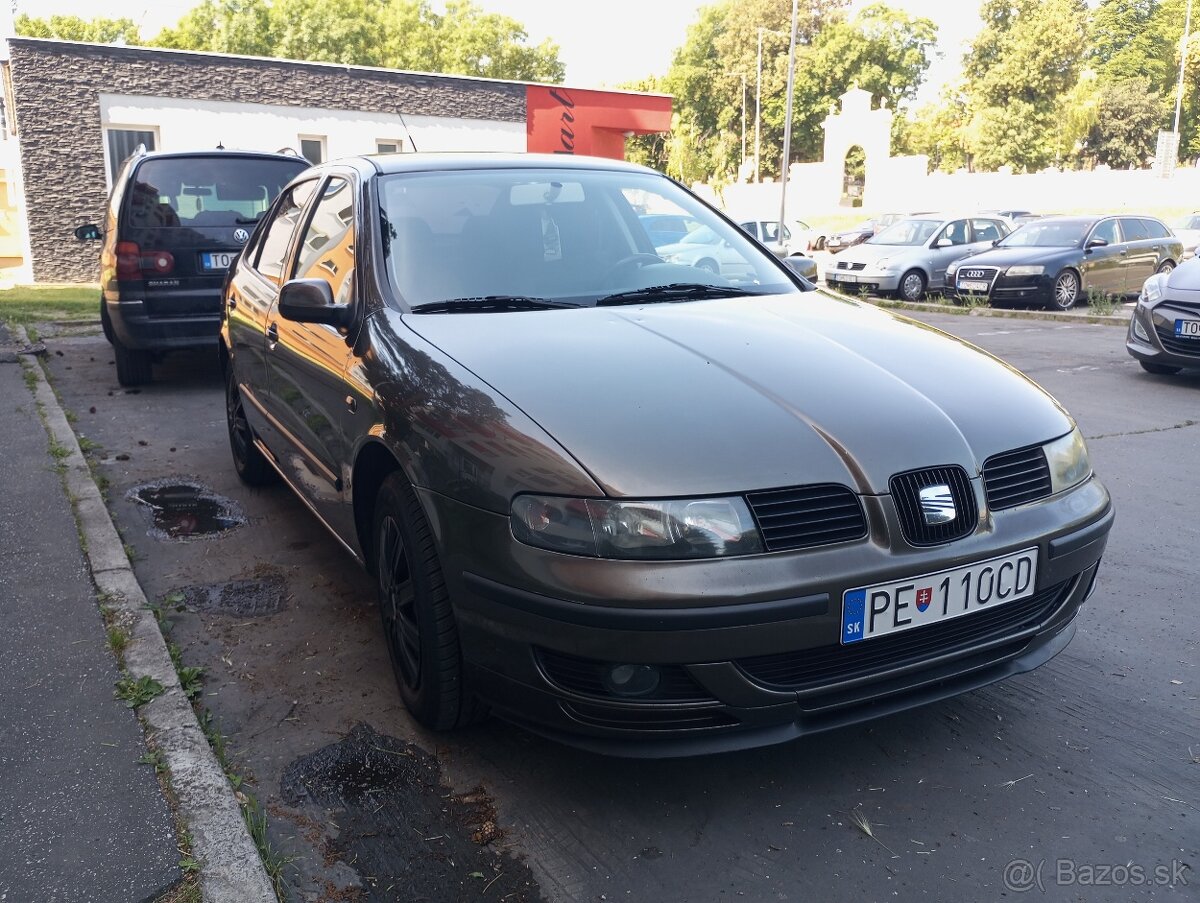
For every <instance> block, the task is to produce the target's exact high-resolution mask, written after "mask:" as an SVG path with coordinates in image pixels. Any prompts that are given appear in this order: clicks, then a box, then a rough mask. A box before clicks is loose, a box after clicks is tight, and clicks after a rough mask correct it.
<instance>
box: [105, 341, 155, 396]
mask: <svg viewBox="0 0 1200 903" xmlns="http://www.w3.org/2000/svg"><path fill="white" fill-rule="evenodd" d="M112 347H113V357H114V358H115V359H116V362H117V382H119V383H120V384H121V385H122V386H125V387H126V388H132V387H133V386H144V385H145V384H146V383H148V382H150V380H151V379H153V378H154V368H153V361H154V358H153V357H152V356H151V354H150V352H149V351H142V350H140V349H136V348H126V347H125V346H124V345H122V344H121V340H120V339H117V338H114V339H113V343H112Z"/></svg>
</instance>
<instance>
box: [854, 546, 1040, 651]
mask: <svg viewBox="0 0 1200 903" xmlns="http://www.w3.org/2000/svg"><path fill="white" fill-rule="evenodd" d="M1037 558H1038V550H1037V548H1036V547H1035V548H1032V549H1025V550H1024V551H1023V552H1016V553H1014V554H1012V555H1004V556H1002V557H1000V558H991V559H989V560H987V561H979V562H976V563H974V564H968V565H965V566H963V567H958V568H951V569H950V570H946V571H938V572H937V573H934V574H925V575H923V576H920V577H909V578H908V579H905V580H897V581H894V582H892V583H880V584H878V585H876V586H866V587H861V588H859V589H852V590H847V591H846V593H845V594H844V595H843V596H842V643H843V644H847V643H858V642H861V641H862V640H870V639H874V638H875V637H880V636H887V635H888V634H891V633H899V632H900V631H903V630H912V629H914V628H917V627H925V626H926V625H929V624H935V623H937V622H939V621H949V620H950V619H951V618H960V617H962V616H963V615H969V614H971V613H972V612H976V611H980V610H982V609H985V608H995V607H996V606H998V605H1005V604H1007V603H1009V602H1016V601H1017V600H1018V599H1024V598H1026V597H1028V596H1032V595H1033V588H1034V586H1035V585H1036V584H1037Z"/></svg>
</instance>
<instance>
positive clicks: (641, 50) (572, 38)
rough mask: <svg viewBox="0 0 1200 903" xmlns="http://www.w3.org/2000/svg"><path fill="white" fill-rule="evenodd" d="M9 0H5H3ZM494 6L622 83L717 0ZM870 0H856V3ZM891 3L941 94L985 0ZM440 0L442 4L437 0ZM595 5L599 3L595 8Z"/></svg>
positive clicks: (129, 12) (136, 4) (594, 79)
mask: <svg viewBox="0 0 1200 903" xmlns="http://www.w3.org/2000/svg"><path fill="white" fill-rule="evenodd" d="M0 2H2V0H0ZM196 2H197V0H106V2H104V4H103V5H102V6H101V5H98V4H97V3H96V0H15V7H16V11H17V13H28V14H29V15H34V16H49V15H53V14H56V13H61V14H68V15H77V16H83V17H84V18H90V17H92V16H95V15H99V14H102V15H105V16H109V17H112V18H119V17H122V16H127V17H129V18H131V19H133V20H134V21H135V22H137V23H138V24H139V25H140V27H141V31H142V34H143V35H145V36H147V37H149V36H152V35H154V34H156V33H157V32H158V30H159V29H161V28H163V27H164V26H166V25H173V24H174V23H175V22H176V21H178V19H179V18H180V16H182V15H183V14H184V13H185V12H186V11H187V10H188V9H190V8H191V7H192V6H194V5H196ZM475 2H476V3H477V5H479V6H480V7H482V8H484V9H486V10H488V11H489V12H497V13H503V14H504V15H507V16H511V17H512V18H514V19H516V20H517V21H519V22H521V23H522V24H523V25H524V26H525V28H526V31H527V32H528V33H529V37H530V39H531V41H532V42H533V43H535V44H537V43H540V42H541V41H542V40H543V39H544V38H550V39H552V40H553V41H555V42H556V43H557V44H558V46H559V50H560V53H559V56H560V59H562V61H563V63H564V64H565V65H566V69H567V76H566V79H565V82H566V83H567V84H569V85H572V86H574V87H578V88H598V87H605V86H609V87H611V86H615V85H618V84H621V83H622V82H628V81H634V80H636V79H640V78H645V77H646V76H648V75H662V74H664V73H665V72H666V71H667V69H668V68H669V67H670V65H671V57H672V55H673V53H674V51H675V48H677V47H678V46H680V45H681V44H682V43H683V42H684V40H685V38H686V35H687V27H688V26H689V25H690V24H692V23H693V22H694V21H696V17H697V10H698V9H699V8H700V7H702V6H707V5H710V4H711V2H712V0H602V2H600V3H597V4H595V5H594V6H591V5H589V6H588V7H583V6H582V4H575V3H571V2H569V0H568V2H563V0H475ZM867 2H868V0H853V3H852V7H860V6H864V5H866V4H867ZM886 2H887V3H888V5H890V6H893V7H897V8H900V9H903V10H905V11H907V12H909V13H911V14H914V15H920V16H926V17H928V18H930V19H932V20H933V21H934V22H936V23H937V25H938V34H939V41H938V48H937V52H938V54H939V55H940V57H941V58H940V59H937V60H935V62H934V64H933V65H932V66H931V67H930V70H929V73H928V75H927V78H926V83H925V85H923V86H922V89H921V93H920V95H919V97H918V100H919V101H922V102H923V101H926V100H934V99H936V97H937V95H938V93H939V91H940V89H941V86H942V85H943V84H945V83H946V82H947V81H949V80H951V79H953V78H954V77H955V75H957V73H958V70H959V60H960V59H961V57H962V50H963V45H964V43H965V42H967V41H969V40H970V38H971V37H972V36H973V35H974V34H975V32H976V31H977V30H978V28H979V5H980V0H886ZM433 5H434V6H435V7H440V5H441V4H440V3H438V2H437V0H433ZM591 9H595V10H597V11H596V12H591V11H590V10H591Z"/></svg>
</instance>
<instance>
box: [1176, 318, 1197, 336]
mask: <svg viewBox="0 0 1200 903" xmlns="http://www.w3.org/2000/svg"><path fill="white" fill-rule="evenodd" d="M1175 337H1176V338H1180V339H1200V320H1176V321H1175Z"/></svg>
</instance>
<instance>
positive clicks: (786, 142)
mask: <svg viewBox="0 0 1200 903" xmlns="http://www.w3.org/2000/svg"><path fill="white" fill-rule="evenodd" d="M797 4H798V0H792V40H791V44H790V45H789V46H788V77H787V115H786V118H785V119H784V121H783V170H782V172H781V173H780V178H779V181H780V182H781V183H782V184H781V186H780V189H779V234H780V235H781V236H782V235H783V224H784V222H785V220H784V218H783V217H784V211H785V210H786V209H787V183H788V161H789V160H790V159H791V156H792V84H793V79H794V78H795V75H796V13H797Z"/></svg>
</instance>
